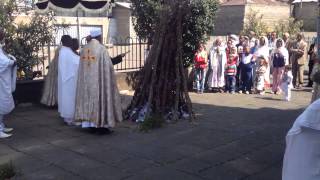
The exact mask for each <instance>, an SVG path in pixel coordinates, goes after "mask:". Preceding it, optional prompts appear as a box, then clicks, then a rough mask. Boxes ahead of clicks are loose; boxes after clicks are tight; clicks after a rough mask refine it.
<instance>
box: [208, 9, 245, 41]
mask: <svg viewBox="0 0 320 180" xmlns="http://www.w3.org/2000/svg"><path fill="white" fill-rule="evenodd" d="M244 13H245V6H243V5H234V6H223V5H222V6H220V8H219V11H218V12H217V16H216V21H215V28H214V33H213V35H214V36H221V35H227V34H228V33H232V34H238V33H239V32H240V31H241V30H242V29H243V19H244Z"/></svg>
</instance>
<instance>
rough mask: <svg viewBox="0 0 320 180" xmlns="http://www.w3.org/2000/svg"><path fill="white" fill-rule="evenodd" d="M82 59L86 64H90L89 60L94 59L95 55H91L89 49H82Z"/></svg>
mask: <svg viewBox="0 0 320 180" xmlns="http://www.w3.org/2000/svg"><path fill="white" fill-rule="evenodd" d="M81 59H82V60H83V61H87V62H88V66H90V64H91V61H96V57H95V56H92V55H91V52H90V49H85V50H84V55H83V56H82V57H81Z"/></svg>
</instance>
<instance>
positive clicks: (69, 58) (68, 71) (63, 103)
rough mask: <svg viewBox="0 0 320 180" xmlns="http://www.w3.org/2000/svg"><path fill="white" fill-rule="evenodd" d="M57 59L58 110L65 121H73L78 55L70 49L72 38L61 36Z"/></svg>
mask: <svg viewBox="0 0 320 180" xmlns="http://www.w3.org/2000/svg"><path fill="white" fill-rule="evenodd" d="M61 41H62V47H61V49H60V51H59V60H58V110H59V113H60V116H61V117H63V118H64V121H65V123H67V124H68V125H72V124H73V123H74V112H75V101H76V100H75V98H76V89H77V80H78V68H79V61H80V57H79V56H78V55H77V54H75V53H74V52H73V51H72V49H71V48H70V47H71V46H72V38H71V37H70V36H68V35H65V36H63V37H62V40H61Z"/></svg>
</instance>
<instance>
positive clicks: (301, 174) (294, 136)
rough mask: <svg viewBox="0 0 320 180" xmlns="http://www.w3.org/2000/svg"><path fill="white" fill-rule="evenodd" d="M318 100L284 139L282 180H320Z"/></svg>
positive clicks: (319, 104) (302, 115) (319, 107)
mask: <svg viewBox="0 0 320 180" xmlns="http://www.w3.org/2000/svg"><path fill="white" fill-rule="evenodd" d="M319 139H320V100H317V101H315V102H314V103H312V104H311V105H310V106H309V107H308V108H307V109H306V110H305V111H304V112H303V113H302V114H301V115H300V116H299V117H298V118H297V119H296V121H295V122H294V124H293V126H292V128H291V129H290V130H289V132H288V134H287V137H286V150H285V154H284V159H283V168H282V180H319V179H320V141H319Z"/></svg>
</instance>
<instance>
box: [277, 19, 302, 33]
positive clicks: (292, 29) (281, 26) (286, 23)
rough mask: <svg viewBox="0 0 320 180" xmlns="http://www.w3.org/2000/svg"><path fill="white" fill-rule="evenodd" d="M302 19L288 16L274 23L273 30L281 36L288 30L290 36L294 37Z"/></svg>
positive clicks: (300, 27) (300, 26)
mask: <svg viewBox="0 0 320 180" xmlns="http://www.w3.org/2000/svg"><path fill="white" fill-rule="evenodd" d="M302 27H303V21H298V20H295V19H294V18H289V19H286V20H279V21H278V22H277V23H276V26H275V31H276V32H277V34H278V35H279V37H282V35H283V34H284V33H285V32H288V33H289V34H290V35H291V37H295V36H296V35H297V34H298V33H299V32H300V31H301V29H302Z"/></svg>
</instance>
